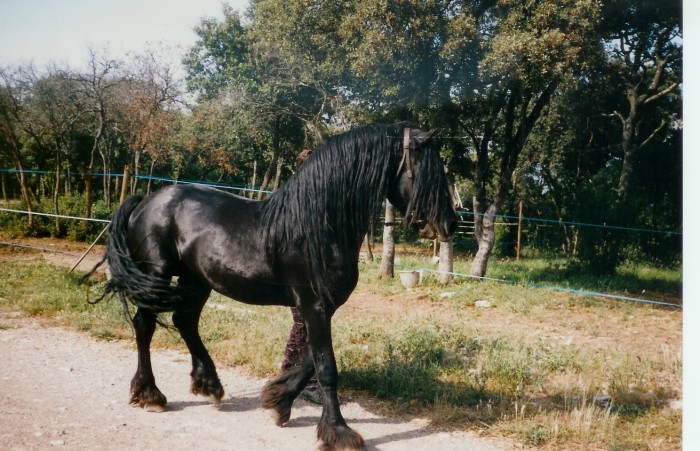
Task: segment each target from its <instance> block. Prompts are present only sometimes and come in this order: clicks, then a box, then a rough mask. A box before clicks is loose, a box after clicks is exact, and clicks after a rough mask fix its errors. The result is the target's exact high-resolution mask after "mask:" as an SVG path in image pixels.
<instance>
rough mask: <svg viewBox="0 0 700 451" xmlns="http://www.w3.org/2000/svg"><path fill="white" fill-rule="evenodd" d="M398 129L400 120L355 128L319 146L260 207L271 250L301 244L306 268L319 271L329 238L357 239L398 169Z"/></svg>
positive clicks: (340, 241)
mask: <svg viewBox="0 0 700 451" xmlns="http://www.w3.org/2000/svg"><path fill="white" fill-rule="evenodd" d="M401 129H402V126H401V125H399V124H397V125H391V126H386V125H385V126H378V125H373V126H365V127H359V128H356V129H353V130H351V131H349V132H346V133H343V134H341V135H337V136H334V137H331V138H329V139H328V140H327V141H326V142H324V143H323V144H321V145H320V146H319V147H317V148H316V149H315V150H314V152H313V154H312V155H311V157H309V159H308V160H307V161H306V162H305V163H304V164H303V165H302V166H301V167H300V168H299V171H298V172H297V173H296V174H294V175H293V176H292V178H291V179H290V180H289V181H288V182H287V183H286V184H285V185H284V186H282V187H281V188H280V189H279V191H277V192H275V193H274V194H273V195H272V196H270V198H269V199H268V200H267V201H265V203H264V205H263V206H262V208H261V214H262V223H263V224H264V225H265V226H266V227H267V237H268V249H269V251H274V252H280V251H282V252H284V251H285V250H286V249H290V248H291V249H297V248H299V246H305V247H306V249H305V250H306V252H308V254H309V257H310V258H309V259H308V260H309V262H311V263H310V266H311V267H310V268H309V270H311V273H312V274H317V275H319V276H321V275H322V274H323V273H324V272H325V270H326V265H327V263H328V261H329V259H330V255H329V253H330V252H331V249H330V246H329V242H331V243H335V244H337V245H341V246H352V245H357V244H359V243H360V241H361V240H362V236H363V234H364V233H365V232H366V229H367V226H368V225H369V219H370V215H371V214H372V213H374V212H375V211H376V209H377V207H378V206H379V204H380V203H381V201H382V199H383V198H384V196H385V194H386V190H387V184H388V182H389V174H392V171H394V170H395V169H396V168H395V167H394V166H395V164H396V163H395V161H396V159H397V154H398V152H400V141H399V140H398V139H397V137H398V136H399V135H400V131H401ZM311 230H313V231H314V233H309V231H311ZM314 278H316V277H314ZM314 285H316V284H314ZM314 288H316V289H318V288H320V287H319V286H315V287H314Z"/></svg>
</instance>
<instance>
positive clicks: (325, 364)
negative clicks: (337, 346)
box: [305, 311, 365, 450]
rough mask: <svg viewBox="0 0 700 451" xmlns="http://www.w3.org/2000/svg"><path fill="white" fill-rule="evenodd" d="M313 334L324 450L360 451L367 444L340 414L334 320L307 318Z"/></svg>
mask: <svg viewBox="0 0 700 451" xmlns="http://www.w3.org/2000/svg"><path fill="white" fill-rule="evenodd" d="M305 321H306V327H307V330H308V334H309V350H310V351H311V353H312V356H313V362H314V365H315V367H316V377H317V378H318V382H319V388H318V389H319V390H321V394H322V395H323V413H322V414H321V421H320V422H319V424H318V428H317V430H316V435H317V437H318V439H319V440H320V441H321V449H328V450H334V449H360V448H362V447H364V445H365V441H364V439H363V438H362V436H361V435H360V434H358V433H357V432H355V431H354V430H353V429H351V428H350V427H349V426H348V425H347V423H345V419H344V418H343V415H342V414H341V413H340V402H339V401H338V368H337V365H336V361H335V354H334V353H333V343H332V340H331V318H330V315H327V314H326V313H325V312H323V311H313V312H309V313H307V314H306V315H305Z"/></svg>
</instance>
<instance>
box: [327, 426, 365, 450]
mask: <svg viewBox="0 0 700 451" xmlns="http://www.w3.org/2000/svg"><path fill="white" fill-rule="evenodd" d="M316 432H317V434H318V435H317V437H318V439H319V441H320V443H319V447H318V449H319V450H321V451H334V450H360V449H362V448H364V447H365V439H363V438H362V436H361V435H360V434H358V433H357V432H355V431H354V430H353V429H351V428H349V427H347V426H328V425H323V423H319V425H318V429H317V431H316Z"/></svg>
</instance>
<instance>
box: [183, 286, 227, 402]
mask: <svg viewBox="0 0 700 451" xmlns="http://www.w3.org/2000/svg"><path fill="white" fill-rule="evenodd" d="M178 284H179V286H180V287H181V288H183V290H182V292H184V293H186V295H185V296H186V298H185V299H184V302H183V306H182V307H180V308H178V309H176V310H175V312H173V324H174V325H175V327H177V329H178V330H179V331H180V336H182V339H183V340H184V341H185V344H186V345H187V349H188V350H189V351H190V354H191V355H192V372H191V373H190V375H191V376H192V389H191V390H192V393H194V394H195V395H203V396H206V397H207V398H209V400H210V401H211V402H213V403H214V404H219V403H220V402H221V398H223V397H224V388H223V386H222V385H221V381H219V376H218V375H217V374H216V366H215V365H214V361H213V360H212V359H211V357H210V356H209V353H208V352H207V349H206V347H205V346H204V343H203V342H202V339H201V337H200V336H199V330H198V329H199V317H200V315H201V313H202V308H203V307H204V304H205V303H206V302H207V299H208V298H209V294H210V293H211V289H210V288H208V287H206V286H205V285H204V284H203V283H201V282H199V281H198V280H195V279H194V276H192V275H190V274H183V275H181V276H180V279H179V282H178Z"/></svg>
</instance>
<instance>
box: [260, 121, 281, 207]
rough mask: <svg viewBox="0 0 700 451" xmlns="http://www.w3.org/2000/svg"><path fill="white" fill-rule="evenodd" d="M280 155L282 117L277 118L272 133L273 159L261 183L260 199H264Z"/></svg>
mask: <svg viewBox="0 0 700 451" xmlns="http://www.w3.org/2000/svg"><path fill="white" fill-rule="evenodd" d="M279 157H280V117H279V116H278V117H277V118H276V119H275V129H274V132H273V135H272V159H271V160H270V164H269V165H268V166H267V170H266V171H265V175H264V176H263V181H262V184H261V185H260V191H259V192H258V200H262V198H263V195H264V193H263V191H265V190H266V189H267V187H268V185H269V184H270V179H272V171H274V170H276V168H277V160H278V159H279Z"/></svg>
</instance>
